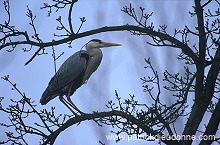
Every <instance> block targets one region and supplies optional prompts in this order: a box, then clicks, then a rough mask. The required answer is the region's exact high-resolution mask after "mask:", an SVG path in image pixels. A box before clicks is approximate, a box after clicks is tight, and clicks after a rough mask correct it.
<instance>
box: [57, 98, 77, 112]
mask: <svg viewBox="0 0 220 145" xmlns="http://www.w3.org/2000/svg"><path fill="white" fill-rule="evenodd" d="M59 99H60V101H61V102H62V103H63V104H64V105H65V106H66V107H67V108H68V109H69V110H70V111H71V112H72V113H73V114H74V115H75V116H78V114H77V113H76V112H74V111H73V110H72V108H71V107H70V106H69V105H68V102H67V101H66V100H65V99H64V98H63V96H59Z"/></svg>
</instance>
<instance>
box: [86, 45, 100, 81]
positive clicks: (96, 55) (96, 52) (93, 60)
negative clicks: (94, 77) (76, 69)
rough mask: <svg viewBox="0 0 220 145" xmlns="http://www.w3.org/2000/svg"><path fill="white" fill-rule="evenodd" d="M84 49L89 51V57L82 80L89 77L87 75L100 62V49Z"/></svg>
mask: <svg viewBox="0 0 220 145" xmlns="http://www.w3.org/2000/svg"><path fill="white" fill-rule="evenodd" d="M86 51H87V52H88V53H89V55H90V59H89V61H88V64H87V69H86V71H85V76H84V80H83V81H84V82H85V81H86V80H88V79H89V77H90V76H91V74H92V73H93V72H94V71H96V69H97V68H98V67H99V65H100V62H101V60H102V51H101V49H99V48H97V49H90V50H86Z"/></svg>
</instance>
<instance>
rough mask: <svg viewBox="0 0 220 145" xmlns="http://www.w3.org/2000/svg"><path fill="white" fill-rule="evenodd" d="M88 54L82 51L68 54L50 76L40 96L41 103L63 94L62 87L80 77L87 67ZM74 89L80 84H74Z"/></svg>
mask: <svg viewBox="0 0 220 145" xmlns="http://www.w3.org/2000/svg"><path fill="white" fill-rule="evenodd" d="M89 58H90V56H89V54H88V53H87V52H86V51H84V50H81V51H78V52H76V53H74V54H73V55H72V56H70V57H69V58H68V59H67V60H66V61H65V62H64V63H63V64H62V65H61V66H60V68H59V70H58V71H57V73H56V74H55V75H54V76H53V77H52V78H51V80H50V82H49V84H48V87H47V88H46V90H45V91H44V93H43V95H42V97H41V100H40V102H41V104H46V103H47V102H49V101H50V100H51V99H53V98H55V97H56V96H58V95H64V93H65V92H63V89H64V88H65V87H67V86H68V85H69V84H70V83H74V82H76V83H77V81H79V79H82V76H83V74H84V72H85V70H86V68H87V62H88V60H89ZM76 85H77V86H75V89H77V88H78V87H80V85H81V84H76Z"/></svg>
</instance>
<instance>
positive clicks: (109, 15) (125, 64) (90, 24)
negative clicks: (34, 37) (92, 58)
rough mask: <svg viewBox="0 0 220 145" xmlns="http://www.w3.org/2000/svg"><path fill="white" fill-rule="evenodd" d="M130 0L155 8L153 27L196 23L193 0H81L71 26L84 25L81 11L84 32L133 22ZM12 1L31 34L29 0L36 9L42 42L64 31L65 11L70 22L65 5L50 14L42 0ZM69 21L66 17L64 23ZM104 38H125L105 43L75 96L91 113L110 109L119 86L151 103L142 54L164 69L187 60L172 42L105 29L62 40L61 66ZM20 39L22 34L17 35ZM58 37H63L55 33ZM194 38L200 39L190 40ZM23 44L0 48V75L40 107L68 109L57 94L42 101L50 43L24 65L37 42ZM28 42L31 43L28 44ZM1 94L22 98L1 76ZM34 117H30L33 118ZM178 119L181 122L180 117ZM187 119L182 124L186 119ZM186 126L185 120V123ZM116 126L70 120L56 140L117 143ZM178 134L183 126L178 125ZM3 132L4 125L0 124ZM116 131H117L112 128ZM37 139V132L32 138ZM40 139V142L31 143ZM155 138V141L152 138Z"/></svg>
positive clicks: (78, 144) (17, 20)
mask: <svg viewBox="0 0 220 145" xmlns="http://www.w3.org/2000/svg"><path fill="white" fill-rule="evenodd" d="M130 3H132V5H133V7H134V8H135V9H136V10H137V11H139V7H140V6H142V7H144V8H145V10H146V13H151V12H154V14H153V16H152V17H151V18H150V19H149V22H148V24H150V23H151V22H153V23H154V25H155V27H156V28H158V26H159V25H163V24H166V25H168V30H169V31H170V32H172V30H173V29H174V28H177V29H182V28H184V26H185V25H188V26H189V27H191V28H193V27H194V26H195V24H196V20H195V18H194V17H193V18H192V17H190V16H189V14H188V12H189V11H193V8H192V4H193V2H192V1H190V0H182V1H178V0H165V1H164V0H145V1H135V2H134V1H132V0H130V1H129V0H102V1H98V0H93V1H90V0H80V1H78V2H77V3H76V4H75V5H74V9H73V15H72V20H73V26H74V30H77V28H78V27H79V25H80V19H79V18H80V17H86V20H87V21H86V23H85V24H84V25H83V27H82V29H81V32H83V31H87V30H92V29H95V28H99V27H103V26H116V25H124V24H127V23H129V24H135V21H134V20H133V19H132V18H131V17H129V16H128V15H126V14H125V13H124V12H122V11H121V9H122V8H123V6H129V4H130ZM10 5H11V14H12V17H11V20H12V24H13V25H16V29H19V30H21V31H27V32H28V33H29V34H32V33H33V31H32V29H31V27H30V25H29V24H28V23H29V19H28V18H27V17H26V12H27V5H28V6H29V8H30V9H31V10H32V11H33V13H34V14H35V15H37V18H36V21H35V24H36V27H37V30H38V33H39V34H40V38H41V39H42V40H43V41H44V42H48V41H51V40H52V39H54V37H53V34H54V33H57V34H60V33H61V32H56V27H57V25H58V23H57V21H55V19H56V18H58V17H59V16H61V17H62V20H63V21H64V22H67V14H68V9H65V10H61V11H59V12H58V13H52V15H51V16H50V17H48V16H47V10H48V9H44V10H41V9H40V7H42V5H43V3H42V2H39V1H37V0H32V1H29V0H22V1H10ZM0 13H1V14H0V22H1V23H3V22H4V20H5V17H6V16H7V15H6V13H5V11H4V8H3V5H2V4H1V5H0ZM65 24H66V25H67V23H65ZM95 38H96V39H101V40H103V41H106V42H114V43H120V44H122V46H121V47H111V48H104V49H102V50H103V59H102V62H101V65H100V66H99V68H98V70H97V71H96V72H95V73H94V74H93V75H92V76H91V78H90V79H89V81H88V82H87V83H86V84H85V85H83V86H82V87H81V88H79V89H78V90H77V91H76V93H75V94H74V95H73V96H72V100H73V102H75V104H76V105H77V106H78V108H80V109H81V110H82V111H83V112H88V113H92V112H93V111H108V108H106V106H105V104H107V102H108V101H109V100H114V101H115V95H114V94H115V90H117V91H118V94H119V95H120V97H122V99H126V98H128V97H129V94H132V95H133V94H135V96H136V98H137V99H138V100H139V101H140V102H141V103H148V104H150V101H151V100H150V99H149V98H148V97H147V94H146V93H144V92H143V88H142V81H141V80H140V78H141V77H144V76H147V75H149V74H148V73H149V72H147V71H146V69H144V66H146V64H145V62H144V58H148V57H151V60H152V64H153V65H154V66H155V68H156V69H157V70H158V71H160V75H162V74H163V72H162V71H165V70H169V71H170V72H172V73H176V72H182V71H183V70H184V69H183V67H182V66H183V62H181V61H175V60H176V57H177V54H178V53H180V52H181V51H180V50H178V49H173V48H165V47H163V48H159V47H152V46H149V45H147V44H146V43H145V42H146V40H149V39H146V37H143V36H131V35H130V34H129V33H128V32H107V33H101V34H95V35H92V36H88V37H85V38H80V39H77V40H76V41H74V42H73V43H72V48H71V49H70V48H68V47H67V45H59V46H56V47H55V50H56V54H57V55H59V54H60V53H62V52H65V53H64V55H63V56H62V57H61V58H60V59H58V61H57V67H59V66H60V65H61V64H62V63H63V62H64V61H65V60H66V59H67V58H68V57H69V56H70V55H72V54H73V53H74V52H76V51H78V50H80V48H81V47H82V46H83V45H84V44H85V43H87V42H88V41H89V40H91V39H95ZM18 39H19V40H20V39H21V40H22V38H18ZM55 39H59V38H55ZM192 41H196V40H192ZM23 47H25V46H24V45H19V46H17V47H16V49H15V50H14V51H13V52H11V53H8V52H7V51H6V49H5V50H2V51H0V68H1V69H0V77H2V76H5V75H10V80H11V81H12V82H14V83H17V87H18V88H19V89H20V90H21V91H22V92H25V94H26V95H27V97H30V98H32V100H34V101H35V102H36V104H37V105H38V106H37V108H38V109H43V108H50V107H51V106H57V107H56V112H57V114H59V113H63V114H64V113H69V114H70V112H69V110H68V109H67V108H66V107H65V106H64V105H63V104H62V103H61V102H60V101H59V99H58V98H55V99H53V100H52V101H50V102H49V103H48V104H47V105H46V106H42V105H40V103H39V100H40V97H41V95H42V93H43V91H44V90H45V88H46V87H47V85H48V82H49V80H50V79H51V77H52V76H53V75H54V65H53V58H52V56H51V53H52V50H51V48H46V51H47V52H48V53H49V54H48V55H42V56H37V57H36V58H35V59H34V60H33V61H32V62H31V63H30V64H28V65H27V66H24V64H25V62H26V61H28V60H29V59H30V57H31V56H32V55H33V54H34V52H35V50H36V48H33V50H31V51H30V52H28V53H23V52H22V48H23ZM26 47H27V48H29V47H28V46H26ZM0 97H5V99H4V102H5V105H6V106H7V105H8V104H9V103H10V101H9V99H10V98H13V99H20V96H19V94H18V93H17V92H15V91H11V86H10V85H9V84H8V83H6V82H5V81H3V80H0ZM164 99H165V101H168V102H169V101H170V100H172V98H171V96H165V98H164ZM1 116H2V117H1V118H0V122H4V121H6V120H7V116H5V115H1ZM34 119H35V118H34V117H33V120H30V122H28V123H32V121H35V120H34ZM179 123H180V124H181V123H183V122H181V121H179ZM182 125H184V124H182ZM181 128H182V126H181ZM111 129H112V128H109V127H108V126H103V127H102V128H100V127H99V126H97V125H96V124H95V123H94V122H93V121H85V122H82V123H81V124H80V125H79V126H76V125H74V126H72V127H70V128H68V129H67V130H65V131H64V132H62V133H61V134H60V135H59V136H58V138H57V140H56V143H55V144H62V145H65V144H66V145H68V144H70V142H74V144H75V145H83V144H98V141H99V140H101V141H102V142H103V143H106V145H114V144H116V143H115V141H107V140H106V135H111V133H110V131H111ZM179 131H180V132H179V134H181V133H182V130H181V129H180V130H179ZM0 134H1V136H2V134H4V130H0ZM112 135H113V134H112ZM29 140H30V141H31V140H33V138H31V137H30V138H29ZM137 143H139V144H146V141H138V142H137V141H131V142H130V144H137ZM33 144H34V145H35V144H38V143H37V142H36V143H33ZM117 144H119V145H122V144H127V141H120V142H119V143H117ZM151 144H155V142H153V143H151Z"/></svg>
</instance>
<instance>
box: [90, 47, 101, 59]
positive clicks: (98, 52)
mask: <svg viewBox="0 0 220 145" xmlns="http://www.w3.org/2000/svg"><path fill="white" fill-rule="evenodd" d="M86 51H87V52H88V53H89V55H90V56H91V57H94V56H101V57H102V51H101V49H99V48H95V49H94V48H93V49H86Z"/></svg>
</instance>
